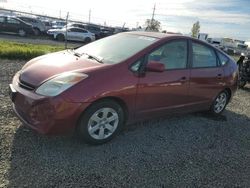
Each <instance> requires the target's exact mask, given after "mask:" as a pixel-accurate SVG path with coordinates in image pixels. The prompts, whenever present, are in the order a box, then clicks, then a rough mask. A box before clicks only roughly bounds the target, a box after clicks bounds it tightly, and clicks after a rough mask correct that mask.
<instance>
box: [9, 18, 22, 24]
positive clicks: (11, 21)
mask: <svg viewBox="0 0 250 188" xmlns="http://www.w3.org/2000/svg"><path fill="white" fill-rule="evenodd" d="M7 23H10V24H20V22H19V21H18V20H15V19H13V18H7Z"/></svg>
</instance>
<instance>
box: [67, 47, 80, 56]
mask: <svg viewBox="0 0 250 188" xmlns="http://www.w3.org/2000/svg"><path fill="white" fill-rule="evenodd" d="M68 51H72V52H73V55H74V56H76V57H81V56H82V55H81V54H80V53H77V52H75V49H74V48H73V49H69V50H68Z"/></svg>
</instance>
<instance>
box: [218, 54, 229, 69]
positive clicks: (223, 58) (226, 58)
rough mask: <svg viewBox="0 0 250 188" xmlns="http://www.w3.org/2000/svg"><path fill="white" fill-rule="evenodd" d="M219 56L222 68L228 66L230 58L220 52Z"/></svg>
mask: <svg viewBox="0 0 250 188" xmlns="http://www.w3.org/2000/svg"><path fill="white" fill-rule="evenodd" d="M218 56H219V59H220V63H221V65H222V66H224V65H226V64H227V63H228V61H229V59H228V57H227V56H225V55H224V54H222V53H220V52H218Z"/></svg>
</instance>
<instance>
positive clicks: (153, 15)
mask: <svg viewBox="0 0 250 188" xmlns="http://www.w3.org/2000/svg"><path fill="white" fill-rule="evenodd" d="M154 17H155V5H154V8H153V14H152V19H151V24H152V23H153V20H154Z"/></svg>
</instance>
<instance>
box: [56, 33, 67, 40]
mask: <svg viewBox="0 0 250 188" xmlns="http://www.w3.org/2000/svg"><path fill="white" fill-rule="evenodd" d="M56 39H57V40H59V41H64V40H65V37H64V35H63V34H59V35H57V36H56Z"/></svg>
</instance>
